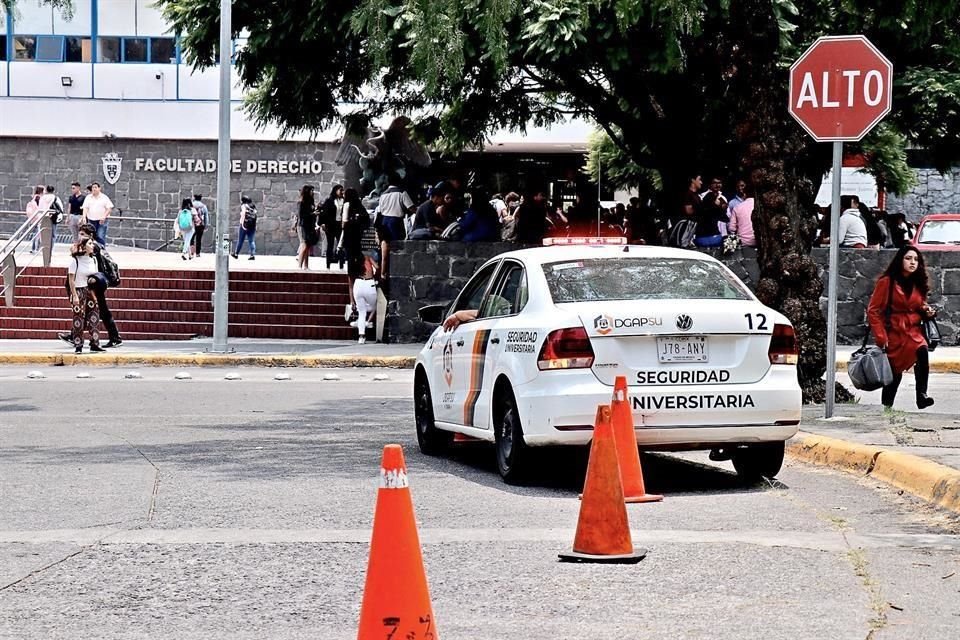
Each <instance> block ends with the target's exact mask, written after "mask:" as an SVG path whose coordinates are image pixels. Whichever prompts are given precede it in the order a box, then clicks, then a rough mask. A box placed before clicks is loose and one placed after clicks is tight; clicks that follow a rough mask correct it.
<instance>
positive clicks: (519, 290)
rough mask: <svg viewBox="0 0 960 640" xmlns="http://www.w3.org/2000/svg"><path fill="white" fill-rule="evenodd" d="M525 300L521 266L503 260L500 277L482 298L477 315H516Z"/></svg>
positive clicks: (524, 284)
mask: <svg viewBox="0 0 960 640" xmlns="http://www.w3.org/2000/svg"><path fill="white" fill-rule="evenodd" d="M521 294H522V295H521ZM526 302H527V300H526V278H525V277H524V271H523V266H522V265H520V264H519V263H516V262H512V261H511V262H505V263H504V266H503V269H502V270H501V275H500V277H499V278H498V279H497V281H496V283H495V284H494V285H493V288H491V290H490V295H488V296H486V297H485V298H484V300H483V306H482V307H481V309H480V313H479V315H478V316H477V317H479V318H495V317H499V316H511V315H516V314H517V313H520V311H521V309H523V306H524V305H525V304H526Z"/></svg>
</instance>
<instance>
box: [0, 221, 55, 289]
mask: <svg viewBox="0 0 960 640" xmlns="http://www.w3.org/2000/svg"><path fill="white" fill-rule="evenodd" d="M5 213H14V214H19V215H24V214H23V212H22V211H0V214H5ZM52 213H53V210H51V209H48V210H46V211H38V212H36V213H35V214H33V215H32V216H31V217H30V218H27V219H26V220H25V221H24V222H23V223H22V224H21V225H20V226H19V227H18V228H17V230H16V231H15V232H14V233H13V235H12V236H10V238H8V239H7V241H6V242H5V243H4V244H3V247H2V248H0V276H2V280H0V281H2V286H0V294H2V295H3V300H4V304H6V306H8V307H12V306H14V304H15V302H16V299H15V297H14V292H15V291H16V282H17V277H18V276H20V275H21V274H23V272H24V271H26V270H27V269H28V268H29V267H30V265H32V264H33V262H34V261H35V260H36V259H37V257H38V255H39V256H40V257H42V258H43V266H45V267H49V266H50V259H51V256H52V254H53V222H52V218H51V214H52ZM38 230H39V234H40V245H39V248H40V253H39V254H38V253H37V252H36V250H34V249H33V242H34V237H35V236H36V235H37V233H38ZM25 240H26V241H28V242H29V243H30V249H29V253H28V252H27V249H25V248H22V246H23V245H24V241H25ZM18 256H19V257H20V258H21V259H20V260H18Z"/></svg>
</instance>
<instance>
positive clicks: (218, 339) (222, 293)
mask: <svg viewBox="0 0 960 640" xmlns="http://www.w3.org/2000/svg"><path fill="white" fill-rule="evenodd" d="M230 11H231V0H220V133H219V138H218V140H217V213H216V215H217V232H216V236H215V241H214V242H215V243H216V255H217V273H216V279H215V284H214V291H213V351H215V352H218V353H226V351H227V331H228V327H229V322H228V311H229V306H230V305H229V294H230V291H229V287H230V262H229V261H230V57H231V54H232V53H233V39H232V34H231V28H230V27H231V25H230Z"/></svg>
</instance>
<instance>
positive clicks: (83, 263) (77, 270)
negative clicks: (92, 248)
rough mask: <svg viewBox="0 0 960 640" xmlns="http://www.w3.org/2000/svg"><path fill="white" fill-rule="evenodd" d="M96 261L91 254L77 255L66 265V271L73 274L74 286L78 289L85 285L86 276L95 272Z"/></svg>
mask: <svg viewBox="0 0 960 640" xmlns="http://www.w3.org/2000/svg"><path fill="white" fill-rule="evenodd" d="M97 271H98V269H97V261H96V259H95V258H94V257H93V256H88V255H82V256H77V257H76V258H74V259H73V260H71V261H70V264H69V265H68V266H67V273H72V274H73V275H74V286H75V287H76V288H77V289H79V288H81V287H86V286H87V278H89V277H90V276H92V275H93V274H95V273H97Z"/></svg>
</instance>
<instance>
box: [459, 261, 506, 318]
mask: <svg viewBox="0 0 960 640" xmlns="http://www.w3.org/2000/svg"><path fill="white" fill-rule="evenodd" d="M497 264H498V263H496V262H494V263H493V264H488V265H487V266H486V267H484V268H483V269H481V270H480V271H478V272H477V273H476V274H474V276H473V277H472V278H471V279H470V282H468V283H467V286H465V287H464V288H463V291H461V292H460V297H459V298H457V305H456V307H455V308H454V309H452V311H461V310H464V309H468V310H470V309H477V310H478V311H479V309H480V302H481V301H482V300H483V294H484V293H486V292H487V285H489V284H490V278H492V277H493V272H494V270H495V269H496V268H497Z"/></svg>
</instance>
